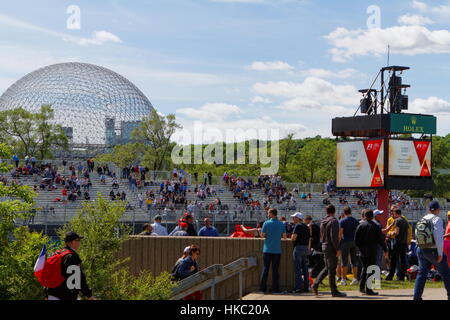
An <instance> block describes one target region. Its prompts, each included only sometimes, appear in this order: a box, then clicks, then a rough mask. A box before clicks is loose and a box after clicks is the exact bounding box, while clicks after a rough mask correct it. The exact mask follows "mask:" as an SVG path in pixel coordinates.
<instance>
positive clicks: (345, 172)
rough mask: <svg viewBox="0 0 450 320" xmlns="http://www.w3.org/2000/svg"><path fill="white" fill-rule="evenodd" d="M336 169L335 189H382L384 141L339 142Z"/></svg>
mask: <svg viewBox="0 0 450 320" xmlns="http://www.w3.org/2000/svg"><path fill="white" fill-rule="evenodd" d="M336 169H337V172H336V185H337V187H360V188H363V187H383V186H384V141H383V140H382V139H371V140H364V141H349V142H339V143H338V144H337V166H336Z"/></svg>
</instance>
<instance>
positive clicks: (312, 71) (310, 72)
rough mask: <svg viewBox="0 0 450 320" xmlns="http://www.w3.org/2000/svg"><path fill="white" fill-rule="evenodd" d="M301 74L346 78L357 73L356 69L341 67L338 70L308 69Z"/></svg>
mask: <svg viewBox="0 0 450 320" xmlns="http://www.w3.org/2000/svg"><path fill="white" fill-rule="evenodd" d="M301 73H302V74H303V75H306V76H310V77H316V78H339V79H347V78H350V77H353V76H355V75H356V74H358V71H357V70H355V69H352V68H347V69H343V70H340V71H337V72H335V71H331V70H326V69H308V70H305V71H302V72H301Z"/></svg>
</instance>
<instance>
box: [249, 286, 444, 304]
mask: <svg viewBox="0 0 450 320" xmlns="http://www.w3.org/2000/svg"><path fill="white" fill-rule="evenodd" d="M376 291H377V292H379V295H378V296H366V295H363V294H362V293H360V292H359V291H344V292H345V293H346V294H347V297H345V298H333V297H332V296H331V293H330V292H329V291H328V292H327V291H319V296H317V297H316V296H314V294H312V293H311V294H292V293H286V294H261V293H250V294H248V295H246V296H245V297H243V298H242V299H243V300H316V301H317V300H412V299H413V289H395V290H376ZM422 298H423V299H424V300H447V293H446V291H445V289H444V288H430V289H427V288H425V291H424V294H423V297H422Z"/></svg>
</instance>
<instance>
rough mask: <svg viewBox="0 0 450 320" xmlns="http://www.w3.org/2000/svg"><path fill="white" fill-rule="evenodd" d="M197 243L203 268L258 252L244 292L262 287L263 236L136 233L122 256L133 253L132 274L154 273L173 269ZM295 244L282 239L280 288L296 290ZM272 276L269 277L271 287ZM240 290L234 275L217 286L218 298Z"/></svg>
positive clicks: (245, 273) (200, 265)
mask: <svg viewBox="0 0 450 320" xmlns="http://www.w3.org/2000/svg"><path fill="white" fill-rule="evenodd" d="M191 244H195V245H197V246H199V247H200V257H199V259H198V264H199V267H200V270H201V269H204V268H207V267H209V266H211V265H213V264H223V265H226V264H229V263H231V262H233V261H235V260H237V259H239V258H241V257H247V256H256V257H257V259H258V264H257V266H256V267H254V268H251V269H249V270H247V271H245V272H244V293H249V292H252V291H256V290H258V288H259V281H260V276H261V272H262V268H263V262H262V248H263V240H262V239H248V238H247V239H246V238H223V237H218V238H216V237H153V236H152V237H148V236H147V237H145V236H134V237H132V238H131V239H130V240H128V241H127V242H125V243H124V245H123V247H122V249H121V252H120V254H119V258H126V257H130V261H129V268H130V271H131V273H132V274H138V273H139V272H140V271H141V270H149V271H151V272H152V273H153V274H154V275H158V274H160V273H161V272H163V271H169V272H170V271H171V270H172V267H173V265H174V264H175V262H176V261H177V259H178V258H179V257H180V256H181V255H182V253H183V250H184V248H185V247H186V246H188V245H191ZM292 250H293V244H292V241H291V240H282V255H281V262H280V268H279V272H280V280H279V282H280V289H281V290H293V287H294V268H293V258H292ZM271 280H272V275H271V273H270V274H269V278H268V288H270V284H271ZM238 293H239V281H238V277H237V276H236V277H233V278H230V279H228V280H226V281H224V282H223V283H220V284H218V285H217V287H216V292H215V297H216V299H236V298H238ZM204 294H205V299H209V298H210V293H209V290H207V291H205V293H204Z"/></svg>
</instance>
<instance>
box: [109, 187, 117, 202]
mask: <svg viewBox="0 0 450 320" xmlns="http://www.w3.org/2000/svg"><path fill="white" fill-rule="evenodd" d="M109 198H110V199H111V201H114V200H116V195H115V194H114V190H111V191H110V192H109Z"/></svg>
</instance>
